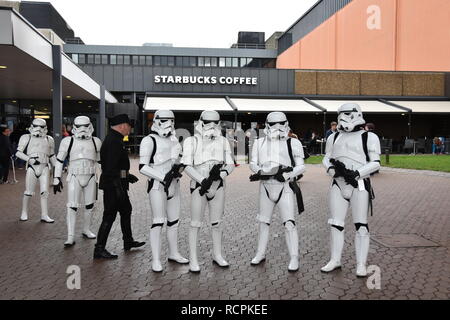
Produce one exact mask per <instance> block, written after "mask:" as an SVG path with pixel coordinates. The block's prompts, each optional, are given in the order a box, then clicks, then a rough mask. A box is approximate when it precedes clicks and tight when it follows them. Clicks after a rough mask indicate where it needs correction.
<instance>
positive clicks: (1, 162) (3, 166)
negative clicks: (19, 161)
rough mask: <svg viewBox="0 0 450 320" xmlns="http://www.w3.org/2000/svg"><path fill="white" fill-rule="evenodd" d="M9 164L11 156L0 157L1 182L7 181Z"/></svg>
mask: <svg viewBox="0 0 450 320" xmlns="http://www.w3.org/2000/svg"><path fill="white" fill-rule="evenodd" d="M10 164H11V158H1V159H0V180H2V181H3V182H6V181H8V175H9V166H10Z"/></svg>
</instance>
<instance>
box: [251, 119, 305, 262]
mask: <svg viewBox="0 0 450 320" xmlns="http://www.w3.org/2000/svg"><path fill="white" fill-rule="evenodd" d="M288 132H289V123H288V121H287V118H286V115H285V114H284V113H282V112H272V113H270V114H269V115H268V116H267V120H266V128H265V134H266V137H263V138H259V139H258V140H256V141H255V143H254V145H253V148H252V157H251V162H250V169H251V170H252V171H253V172H255V174H254V175H252V176H251V177H250V180H251V181H257V180H259V181H261V182H260V191H259V210H260V212H259V214H258V216H257V220H258V221H259V239H258V249H257V251H256V256H255V257H254V258H253V260H252V261H251V264H252V265H257V264H259V263H261V262H262V261H264V260H265V256H266V248H267V243H268V240H269V225H270V222H271V218H272V213H273V209H274V208H275V206H278V208H279V211H280V214H281V220H282V222H283V224H284V226H285V228H286V230H285V233H286V245H287V248H288V252H289V256H290V262H289V266H288V270H289V271H296V270H298V233H297V228H296V226H295V218H294V210H295V209H294V203H295V200H294V198H295V194H294V191H293V189H292V188H291V185H290V182H291V183H292V182H293V183H296V182H295V178H296V177H297V176H299V175H300V174H302V173H303V172H305V165H304V154H303V147H302V144H301V142H300V141H299V140H297V139H294V138H289V137H288Z"/></svg>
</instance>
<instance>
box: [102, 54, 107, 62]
mask: <svg viewBox="0 0 450 320" xmlns="http://www.w3.org/2000/svg"><path fill="white" fill-rule="evenodd" d="M102 64H108V55H107V54H102Z"/></svg>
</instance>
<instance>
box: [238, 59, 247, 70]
mask: <svg viewBox="0 0 450 320" xmlns="http://www.w3.org/2000/svg"><path fill="white" fill-rule="evenodd" d="M239 60H240V62H241V63H240V64H239V67H241V68H243V67H245V66H246V65H247V58H239Z"/></svg>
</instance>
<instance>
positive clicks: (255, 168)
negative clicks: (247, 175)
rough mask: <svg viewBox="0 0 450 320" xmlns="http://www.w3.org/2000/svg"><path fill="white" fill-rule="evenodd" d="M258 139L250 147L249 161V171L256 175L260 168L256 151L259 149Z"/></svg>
mask: <svg viewBox="0 0 450 320" xmlns="http://www.w3.org/2000/svg"><path fill="white" fill-rule="evenodd" d="M259 144H260V139H257V140H255V141H254V143H253V147H252V159H251V161H250V169H251V170H252V171H253V172H254V173H258V171H259V170H261V167H260V166H259V165H258V149H259Z"/></svg>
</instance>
